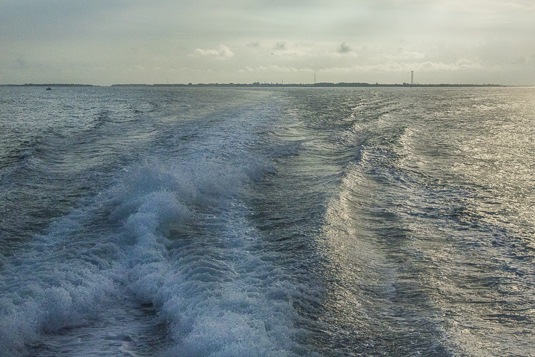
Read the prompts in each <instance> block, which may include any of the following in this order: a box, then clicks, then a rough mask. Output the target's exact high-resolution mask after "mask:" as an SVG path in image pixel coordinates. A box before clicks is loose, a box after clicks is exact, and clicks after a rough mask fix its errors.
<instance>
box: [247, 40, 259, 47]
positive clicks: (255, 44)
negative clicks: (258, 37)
mask: <svg viewBox="0 0 535 357" xmlns="http://www.w3.org/2000/svg"><path fill="white" fill-rule="evenodd" d="M246 46H247V47H260V41H253V42H249V43H248V44H247V45H246Z"/></svg>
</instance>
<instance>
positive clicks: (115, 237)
mask: <svg viewBox="0 0 535 357" xmlns="http://www.w3.org/2000/svg"><path fill="white" fill-rule="evenodd" d="M534 122H535V89H533V88H466V89H462V88H453V89H452V88H449V89H448V88H410V89H409V88H365V89H358V88H353V89H342V88H294V89H291V88H271V89H256V90H251V89H230V88H225V89H223V88H114V87H112V88H99V87H95V88H55V89H54V90H52V91H45V90H44V89H43V88H39V87H37V88H31V87H0V212H1V215H0V224H1V231H0V349H1V351H0V354H2V355H5V356H11V355H36V356H58V355H68V356H87V355H110V356H112V355H113V356H117V355H125V356H153V355H163V356H255V355H256V356H285V355H287V356H294V355H303V356H313V355H317V356H358V355H363V356H383V355H387V356H410V355H427V356H431V355H432V356H513V355H514V356H533V355H535V348H534V347H533V346H535V337H534V332H535V330H534V327H535V275H534V274H535V265H534V263H535V222H534V217H535V179H534V174H535V164H534V160H533V158H534V157H535V126H534Z"/></svg>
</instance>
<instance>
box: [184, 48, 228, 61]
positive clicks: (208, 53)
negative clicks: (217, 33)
mask: <svg viewBox="0 0 535 357" xmlns="http://www.w3.org/2000/svg"><path fill="white" fill-rule="evenodd" d="M191 55H192V56H196V57H212V58H216V59H227V58H231V57H234V52H232V51H231V50H230V48H228V47H227V46H225V45H219V47H217V48H214V49H202V48H197V49H195V51H193V52H192V53H191Z"/></svg>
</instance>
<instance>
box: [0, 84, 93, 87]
mask: <svg viewBox="0 0 535 357" xmlns="http://www.w3.org/2000/svg"><path fill="white" fill-rule="evenodd" d="M0 86H5V87H95V86H94V85H92V84H72V83H48V84H47V83H25V84H0Z"/></svg>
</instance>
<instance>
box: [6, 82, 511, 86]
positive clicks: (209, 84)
mask: <svg viewBox="0 0 535 357" xmlns="http://www.w3.org/2000/svg"><path fill="white" fill-rule="evenodd" d="M0 86H10V87H11V86H13V87H99V86H96V85H92V84H67V83H48V84H46V83H39V84H38V83H25V84H0ZM111 86H112V87H505V86H504V85H501V84H410V83H402V84H381V83H375V84H373V83H358V82H339V83H330V82H321V83H307V84H299V83H287V84H283V83H260V82H254V83H196V84H193V83H188V84H112V85H111Z"/></svg>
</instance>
